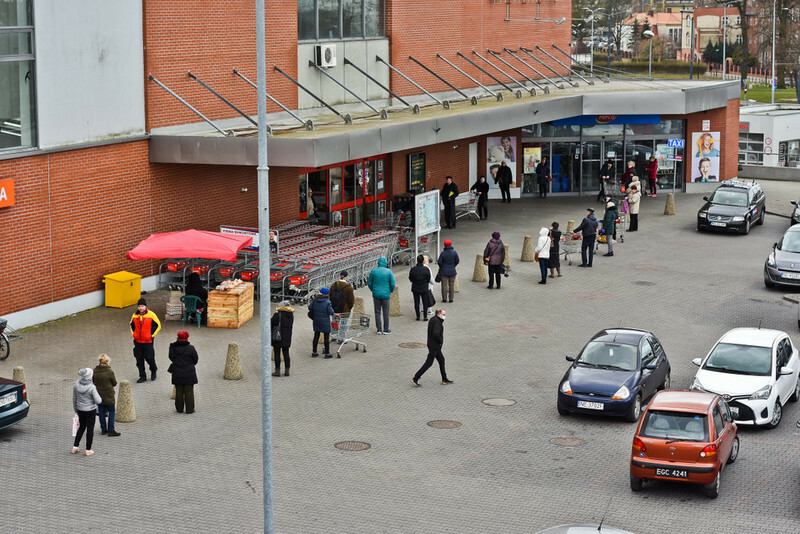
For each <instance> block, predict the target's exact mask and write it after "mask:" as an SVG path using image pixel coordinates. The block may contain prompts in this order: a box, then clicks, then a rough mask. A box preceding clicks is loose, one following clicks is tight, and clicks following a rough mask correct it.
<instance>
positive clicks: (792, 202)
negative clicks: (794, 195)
mask: <svg viewBox="0 0 800 534" xmlns="http://www.w3.org/2000/svg"><path fill="white" fill-rule="evenodd" d="M789 204H794V205H795V206H797V201H796V200H792V201H790V202H789Z"/></svg>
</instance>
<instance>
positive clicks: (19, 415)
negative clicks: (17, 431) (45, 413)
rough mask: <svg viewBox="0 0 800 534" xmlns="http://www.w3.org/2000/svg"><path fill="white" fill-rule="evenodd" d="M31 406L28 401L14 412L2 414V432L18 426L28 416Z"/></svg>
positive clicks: (0, 424)
mask: <svg viewBox="0 0 800 534" xmlns="http://www.w3.org/2000/svg"><path fill="white" fill-rule="evenodd" d="M29 409H30V405H29V404H28V401H25V402H23V403H22V404H20V405H19V406H17V407H15V408H14V409H12V410H8V411H6V412H2V413H0V430H2V429H4V428H8V427H10V426H13V425H16V424H17V423H19V422H20V421H22V420H23V419H25V418H26V417H27V416H28V410H29Z"/></svg>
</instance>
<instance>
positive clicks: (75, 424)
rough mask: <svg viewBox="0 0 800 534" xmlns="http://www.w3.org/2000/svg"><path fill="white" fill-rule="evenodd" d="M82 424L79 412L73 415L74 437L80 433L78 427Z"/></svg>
mask: <svg viewBox="0 0 800 534" xmlns="http://www.w3.org/2000/svg"><path fill="white" fill-rule="evenodd" d="M80 426H81V422H80V419H78V414H75V415H73V416H72V437H73V438H74V437H75V436H77V435H78V427H80Z"/></svg>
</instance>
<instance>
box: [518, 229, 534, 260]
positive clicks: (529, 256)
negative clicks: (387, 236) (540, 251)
mask: <svg viewBox="0 0 800 534" xmlns="http://www.w3.org/2000/svg"><path fill="white" fill-rule="evenodd" d="M533 256H534V254H533V239H531V236H529V235H526V236H525V239H524V241H523V242H522V257H521V258H520V259H519V261H531V262H532V261H533Z"/></svg>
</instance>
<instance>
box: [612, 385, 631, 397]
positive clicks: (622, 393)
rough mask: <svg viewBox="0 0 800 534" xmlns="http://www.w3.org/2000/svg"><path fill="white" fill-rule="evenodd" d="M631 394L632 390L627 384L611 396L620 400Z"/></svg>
mask: <svg viewBox="0 0 800 534" xmlns="http://www.w3.org/2000/svg"><path fill="white" fill-rule="evenodd" d="M630 396H631V391H630V390H629V389H628V388H626V387H625V386H622V387H621V388H619V389H618V390H617V392H616V393H614V395H612V396H611V398H612V399H617V400H620V399H627V398H628V397H630Z"/></svg>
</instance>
